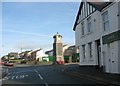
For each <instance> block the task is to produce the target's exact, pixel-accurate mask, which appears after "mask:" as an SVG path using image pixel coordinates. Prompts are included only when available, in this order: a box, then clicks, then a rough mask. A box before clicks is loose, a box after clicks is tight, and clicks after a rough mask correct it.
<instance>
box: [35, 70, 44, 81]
mask: <svg viewBox="0 0 120 86" xmlns="http://www.w3.org/2000/svg"><path fill="white" fill-rule="evenodd" d="M35 72H36V73H37V74H38V76H39V77H40V79H43V77H42V76H41V75H40V74H39V73H38V71H37V70H35Z"/></svg>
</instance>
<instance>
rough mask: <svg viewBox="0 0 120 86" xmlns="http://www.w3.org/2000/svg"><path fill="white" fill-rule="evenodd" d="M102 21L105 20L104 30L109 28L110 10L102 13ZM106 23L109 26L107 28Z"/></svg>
mask: <svg viewBox="0 0 120 86" xmlns="http://www.w3.org/2000/svg"><path fill="white" fill-rule="evenodd" d="M106 16H107V17H106ZM102 21H103V30H104V31H107V30H109V15H108V11H105V12H103V13H102ZM107 24H108V25H107ZM106 25H107V28H106Z"/></svg>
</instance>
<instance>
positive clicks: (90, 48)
mask: <svg viewBox="0 0 120 86" xmlns="http://www.w3.org/2000/svg"><path fill="white" fill-rule="evenodd" d="M88 46H89V53H90V58H92V42H90V43H88Z"/></svg>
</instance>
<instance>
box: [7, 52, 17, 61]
mask: <svg viewBox="0 0 120 86" xmlns="http://www.w3.org/2000/svg"><path fill="white" fill-rule="evenodd" d="M8 57H9V59H15V58H17V57H18V53H17V52H10V53H8Z"/></svg>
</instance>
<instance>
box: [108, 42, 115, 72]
mask: <svg viewBox="0 0 120 86" xmlns="http://www.w3.org/2000/svg"><path fill="white" fill-rule="evenodd" d="M109 54H110V55H109V72H110V73H117V65H116V64H117V63H116V60H115V59H116V57H115V47H114V43H110V44H109Z"/></svg>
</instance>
